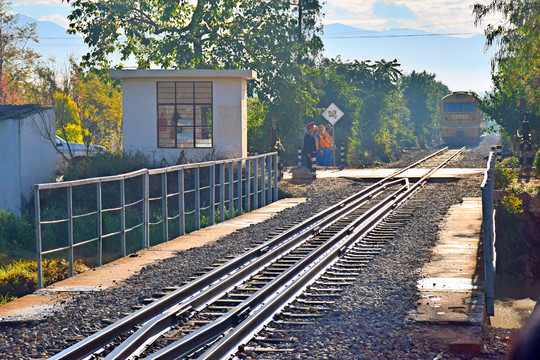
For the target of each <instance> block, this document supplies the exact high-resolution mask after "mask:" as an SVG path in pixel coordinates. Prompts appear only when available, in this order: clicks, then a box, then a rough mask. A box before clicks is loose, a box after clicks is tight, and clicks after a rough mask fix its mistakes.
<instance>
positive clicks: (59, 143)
mask: <svg viewBox="0 0 540 360" xmlns="http://www.w3.org/2000/svg"><path fill="white" fill-rule="evenodd" d="M56 148H57V149H58V150H60V151H61V152H62V153H63V154H66V155H67V156H69V149H70V148H71V153H72V154H73V157H77V156H87V155H89V154H95V153H97V152H101V151H107V149H106V148H105V147H103V146H101V145H86V144H78V143H72V142H70V143H69V147H68V142H67V141H66V140H64V139H62V138H61V137H59V136H58V135H57V136H56Z"/></svg>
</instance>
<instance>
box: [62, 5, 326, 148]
mask: <svg viewBox="0 0 540 360" xmlns="http://www.w3.org/2000/svg"><path fill="white" fill-rule="evenodd" d="M65 1H66V2H68V3H69V4H70V5H71V6H72V8H73V11H72V13H71V14H70V15H69V19H70V21H71V24H70V30H69V31H70V32H78V33H81V34H83V36H84V39H85V42H86V43H87V44H88V45H89V47H90V52H89V53H88V54H86V55H85V56H84V57H83V59H84V60H83V65H84V66H87V67H94V68H96V67H106V68H110V67H122V66H123V65H122V64H113V63H112V62H110V61H109V55H111V54H113V53H114V52H115V51H118V52H119V53H120V54H121V58H122V61H125V60H126V59H128V58H130V57H131V58H134V59H135V60H136V61H137V64H138V66H139V67H141V68H148V67H150V66H151V65H152V66H157V67H162V68H190V69H195V68H210V69H224V68H226V69H239V68H251V69H256V70H257V72H258V79H257V80H256V81H253V82H250V84H249V88H248V93H250V94H254V95H255V96H256V97H257V98H258V99H259V101H261V102H262V103H264V104H265V106H266V107H267V108H268V112H267V117H266V119H265V120H264V122H265V124H264V125H265V126H266V127H272V126H273V127H276V128H277V129H278V137H280V138H281V139H282V141H283V142H284V143H286V144H292V143H294V138H295V136H297V135H298V133H299V132H300V131H301V128H302V124H303V122H304V121H305V119H306V118H308V117H311V116H313V114H314V107H315V105H316V104H317V101H318V95H319V94H318V90H317V89H316V88H315V87H314V86H313V82H312V79H313V77H315V76H317V74H316V73H317V71H316V69H314V64H315V63H316V59H317V56H318V55H319V53H320V51H321V49H322V42H321V40H320V38H319V37H318V36H317V34H318V32H319V31H320V26H319V25H317V24H318V16H320V10H321V6H320V4H319V0H297V1H295V2H291V1H268V0H254V1H247V0H199V1H197V2H196V3H195V4H193V1H190V0H179V1H178V0H159V1H157V0H142V1H137V2H135V1H133V0H130V1H125V0H65ZM288 150H291V147H290V146H289V148H288Z"/></svg>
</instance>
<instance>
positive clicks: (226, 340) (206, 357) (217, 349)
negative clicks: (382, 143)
mask: <svg viewBox="0 0 540 360" xmlns="http://www.w3.org/2000/svg"><path fill="white" fill-rule="evenodd" d="M464 150H465V147H463V148H461V149H460V150H458V151H457V152H456V153H455V154H453V155H451V156H450V157H448V158H447V159H446V160H444V161H443V162H442V163H441V164H439V165H438V166H436V167H435V168H433V169H431V170H430V171H429V172H428V173H427V174H425V175H424V176H423V177H422V178H421V179H420V180H418V181H417V182H416V183H415V184H414V185H412V186H410V187H408V188H407V190H406V191H404V192H402V191H401V190H398V191H397V192H396V193H395V194H394V195H391V196H389V197H387V198H386V199H385V201H383V202H381V203H380V204H378V205H376V206H375V207H374V208H373V209H371V210H370V211H368V212H366V213H365V214H363V215H361V216H360V217H359V218H358V219H357V220H355V221H354V222H353V223H351V224H350V225H348V226H347V227H346V228H344V229H343V230H341V231H340V232H339V233H338V234H336V235H335V236H334V237H332V239H330V240H329V241H328V243H327V244H330V243H331V242H333V241H332V240H333V239H334V238H336V240H337V244H335V245H331V248H330V249H328V251H327V252H326V253H325V254H324V255H321V254H320V252H321V251H323V248H327V247H328V246H327V245H326V244H325V245H324V246H323V247H321V248H320V249H317V250H316V251H314V252H313V253H312V254H310V256H308V257H306V258H304V259H302V260H301V261H300V262H299V263H297V264H295V265H294V267H293V268H291V269H289V270H287V272H286V273H284V274H282V275H280V276H279V277H278V278H277V279H275V280H274V281H272V283H270V284H268V285H266V286H265V287H264V288H263V289H266V288H268V289H269V290H270V294H271V293H272V291H273V292H274V293H275V294H276V295H275V296H274V298H273V299H271V300H269V301H266V303H264V304H263V305H262V306H260V307H259V308H257V309H255V308H254V307H251V308H250V307H249V304H248V303H247V302H248V301H249V299H248V300H246V301H245V302H244V303H243V304H241V305H238V307H241V306H242V307H243V308H244V310H243V311H244V312H245V309H254V312H253V315H251V316H249V317H247V318H246V319H245V320H244V321H242V322H241V323H240V324H239V325H237V326H236V327H234V329H233V330H231V331H230V332H228V333H227V334H226V335H225V336H223V337H222V338H221V339H220V340H219V341H217V342H216V343H215V344H213V345H212V346H211V347H210V349H208V350H207V351H206V352H204V353H203V354H202V355H201V356H199V357H197V359H198V360H211V359H213V360H216V359H223V358H225V357H227V356H231V355H233V354H234V352H236V351H237V348H238V347H239V346H240V345H242V344H245V343H247V341H248V340H249V339H251V338H252V337H253V336H254V335H255V334H256V333H257V332H258V331H260V330H261V329H262V328H263V327H264V325H266V324H267V323H269V322H270V321H271V320H272V317H273V316H274V315H275V314H276V313H277V312H278V311H280V310H281V309H282V308H283V307H285V306H286V305H287V304H288V303H290V302H291V301H292V300H294V299H295V298H296V297H297V296H298V295H299V293H301V292H303V291H304V290H305V289H306V288H307V286H309V284H311V283H312V282H314V281H315V280H316V279H317V278H318V277H319V276H320V275H322V273H323V272H324V271H325V270H326V269H328V268H329V267H330V266H331V265H332V264H333V263H335V262H336V261H337V260H339V257H341V255H342V253H345V252H346V251H347V249H348V248H351V247H352V246H354V244H355V243H356V242H357V240H358V239H360V238H361V236H363V235H365V234H366V233H368V232H369V231H370V230H371V229H373V228H374V227H375V226H376V225H377V224H378V223H380V222H381V221H382V220H383V219H384V218H385V217H387V215H388V214H390V212H391V211H392V210H393V209H394V208H395V207H397V206H399V205H400V204H402V203H403V202H405V201H406V200H407V199H409V198H410V197H411V196H412V195H413V194H414V193H416V191H417V190H418V189H419V188H420V187H421V186H422V185H423V184H425V182H426V181H427V180H428V179H429V178H430V177H431V176H432V175H433V174H434V173H435V172H436V171H437V170H439V169H440V168H442V167H444V166H445V165H446V164H448V162H450V161H451V160H452V159H454V158H455V157H456V156H457V155H459V154H460V153H461V152H463V151H464ZM317 262H318V263H317ZM302 264H304V266H305V267H302ZM295 269H296V270H295ZM302 271H303V272H304V274H302V276H300V273H301V272H302ZM289 272H293V273H294V274H295V276H296V277H293V276H290V274H289ZM284 279H288V281H283V280H284ZM280 280H281V281H280ZM271 284H274V285H275V286H271ZM278 284H279V285H281V286H280V287H279V288H277V287H278ZM263 289H262V290H260V291H259V292H261V293H262V292H263ZM255 296H256V295H255V294H254V295H252V297H255ZM261 296H262V294H261ZM242 313H243V312H241V311H240V314H242ZM213 337H217V336H215V335H214V336H213ZM166 349H167V348H166ZM172 349H173V344H171V345H170V346H169V347H168V351H169V352H171V350H172ZM162 353H163V354H164V355H165V349H163V351H162ZM173 358H174V357H169V356H158V354H154V355H153V356H150V357H148V358H147V359H148V360H158V359H159V360H164V359H173ZM176 358H177V357H176Z"/></svg>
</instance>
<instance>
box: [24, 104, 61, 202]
mask: <svg viewBox="0 0 540 360" xmlns="http://www.w3.org/2000/svg"><path fill="white" fill-rule="evenodd" d="M20 125H21V130H20V133H21V147H20V159H21V160H20V161H21V194H22V197H23V201H28V200H29V199H31V197H32V195H33V191H34V184H39V183H45V182H54V181H55V179H54V171H55V169H56V158H57V155H56V150H55V149H54V146H53V144H52V143H51V141H50V140H49V139H46V138H44V137H43V136H41V135H40V134H39V129H38V128H36V127H37V126H39V127H41V128H43V126H48V127H49V131H52V134H54V133H55V129H56V121H55V114H54V111H53V110H52V109H47V110H45V111H44V112H42V113H40V114H39V113H36V114H33V115H31V116H29V117H27V118H24V119H23V120H22V121H21V124H20Z"/></svg>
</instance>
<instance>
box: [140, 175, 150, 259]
mask: <svg viewBox="0 0 540 360" xmlns="http://www.w3.org/2000/svg"><path fill="white" fill-rule="evenodd" d="M149 179H150V175H149V174H148V171H146V172H145V173H144V174H143V194H142V195H143V231H142V242H143V249H146V248H148V247H149V246H150V185H149Z"/></svg>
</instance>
